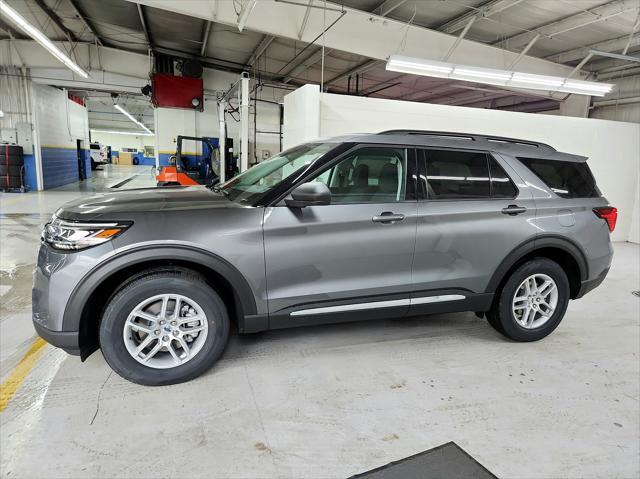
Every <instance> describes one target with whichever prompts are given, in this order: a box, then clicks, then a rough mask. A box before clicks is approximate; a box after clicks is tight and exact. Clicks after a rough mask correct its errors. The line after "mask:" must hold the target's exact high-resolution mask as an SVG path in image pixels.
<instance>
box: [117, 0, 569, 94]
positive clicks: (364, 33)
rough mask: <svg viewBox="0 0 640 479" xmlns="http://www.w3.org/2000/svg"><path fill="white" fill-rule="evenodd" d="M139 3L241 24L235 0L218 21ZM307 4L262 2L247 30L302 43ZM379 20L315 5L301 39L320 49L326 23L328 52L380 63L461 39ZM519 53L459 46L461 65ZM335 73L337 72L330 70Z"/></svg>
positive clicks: (531, 66)
mask: <svg viewBox="0 0 640 479" xmlns="http://www.w3.org/2000/svg"><path fill="white" fill-rule="evenodd" d="M128 1H132V0H128ZM136 2H137V3H143V4H145V5H148V6H150V7H154V8H160V9H163V10H167V11H172V12H175V13H179V14H183V15H188V16H192V17H196V18H202V19H205V20H213V21H215V22H216V23H220V24H224V25H230V26H236V24H237V19H238V15H237V13H236V11H235V10H234V8H233V2H226V1H225V2H218V13H217V16H216V18H215V20H214V18H213V16H212V14H211V12H210V11H208V10H207V9H206V8H200V7H199V5H200V3H201V2H195V1H188V2H187V1H183V2H168V1H166V0H136ZM332 5H333V4H332ZM236 6H237V5H236ZM314 6H315V3H314ZM306 7H307V3H306V2H304V3H300V2H299V1H294V0H287V1H286V2H285V1H278V2H271V1H259V2H257V3H256V5H255V8H254V9H253V13H252V15H251V16H250V17H249V18H248V20H247V23H246V28H247V30H250V31H254V32H261V33H262V34H267V35H274V36H277V37H279V38H288V39H291V40H294V41H298V33H299V28H300V23H301V20H302V17H303V15H304V13H305V8H306ZM378 18H380V17H378ZM375 19H376V16H375V15H374V14H372V13H371V12H363V11H362V10H357V9H354V8H350V7H347V6H344V7H341V8H340V9H336V8H334V9H329V8H327V10H326V11H325V10H324V9H322V8H312V9H311V13H310V14H309V19H308V22H307V27H306V29H305V31H304V34H303V37H302V39H301V41H303V42H305V43H306V44H307V45H308V46H309V45H311V46H312V47H313V46H315V47H316V48H317V46H316V45H315V44H314V40H315V39H316V38H320V37H321V36H322V35H321V33H320V32H322V31H323V30H324V28H325V27H326V28H328V27H331V28H329V29H328V31H327V32H326V35H325V36H324V45H325V47H326V49H327V50H329V49H333V50H339V51H343V52H346V53H351V54H354V55H359V56H361V57H364V58H365V59H367V58H369V59H376V60H381V61H386V59H387V58H388V57H389V56H390V55H392V54H394V53H396V52H397V50H398V45H399V44H400V43H401V42H403V44H404V51H403V54H404V55H406V56H413V57H420V58H431V59H441V58H443V57H444V55H445V54H446V53H447V51H448V50H449V49H450V48H451V45H452V44H453V43H454V42H455V41H456V38H455V37H452V36H451V35H448V34H445V33H443V32H438V31H435V30H431V29H428V28H424V27H421V26H418V25H415V24H410V25H408V24H407V23H406V22H402V21H399V20H396V19H392V18H389V17H386V20H385V21H375ZM372 20H373V21H372ZM525 44H526V42H525ZM310 49H311V47H308V48H306V50H305V49H303V50H304V51H303V52H302V54H300V55H298V56H297V57H295V58H294V59H292V61H291V63H289V64H287V65H286V66H285V67H283V68H282V69H281V71H280V72H279V73H278V75H283V76H293V75H291V74H290V73H288V71H287V70H288V69H289V68H291V64H293V63H294V62H297V61H298V60H299V59H300V58H302V57H303V55H307V52H308V51H309V50H310ZM517 57H518V53H515V52H512V51H509V50H505V49H501V48H497V47H495V46H492V45H486V44H483V43H479V42H475V41H470V40H468V39H466V38H465V39H463V40H462V41H461V42H460V43H459V45H458V47H457V48H456V50H455V58H456V63H459V64H465V65H477V66H482V67H485V68H504V65H505V64H507V65H508V64H509V63H511V62H512V61H513V60H515V59H516V58H517ZM316 58H321V56H318V57H316ZM305 60H306V61H305V64H308V63H310V62H309V58H307V59H305ZM518 65H519V69H521V70H523V71H535V72H536V73H538V74H541V75H553V76H566V75H567V74H568V73H569V72H570V71H571V68H570V67H567V66H566V65H560V64H557V63H553V62H550V61H547V60H544V59H540V58H536V57H532V56H530V55H525V56H523V57H522V58H521V59H520V61H519V63H518ZM337 73H339V72H336V74H337ZM331 75H335V74H334V73H331ZM549 95H550V94H549Z"/></svg>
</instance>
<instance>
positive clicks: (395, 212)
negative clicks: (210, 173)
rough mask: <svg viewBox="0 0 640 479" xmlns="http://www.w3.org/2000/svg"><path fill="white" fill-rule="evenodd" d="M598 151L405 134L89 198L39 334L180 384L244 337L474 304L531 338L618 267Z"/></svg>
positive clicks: (50, 251) (67, 243) (77, 205)
mask: <svg viewBox="0 0 640 479" xmlns="http://www.w3.org/2000/svg"><path fill="white" fill-rule="evenodd" d="M616 215H617V213H616V209H615V208H613V207H611V206H610V205H609V204H608V202H607V200H606V199H605V198H603V197H602V195H601V194H600V191H599V190H598V188H597V186H596V184H595V181H594V178H593V176H592V174H591V172H590V170H589V168H588V166H587V163H586V158H584V157H581V156H576V155H571V154H567V153H560V152H558V151H556V150H555V149H554V148H552V147H551V146H548V145H545V144H542V143H536V142H530V141H524V140H516V139H511V138H499V137H489V136H482V135H473V134H458V133H443V132H428V131H408V130H394V131H386V132H383V133H379V134H374V135H353V136H347V137H340V138H333V139H330V140H326V141H317V142H313V143H308V144H304V145H300V146H296V147H295V148H291V149H290V150H287V151H285V152H283V153H281V154H279V155H277V156H275V157H273V158H271V159H269V160H267V161H264V162H262V163H260V164H259V165H256V166H254V167H253V168H251V169H249V170H248V171H246V172H244V173H243V174H241V175H239V176H236V177H235V178H233V179H231V180H230V181H228V182H226V183H224V184H222V185H220V186H218V187H216V188H214V189H208V188H206V187H165V188H150V189H139V190H129V191H126V192H120V193H115V194H105V195H98V196H93V197H91V198H82V199H79V200H77V201H75V202H71V203H68V204H66V205H64V206H63V207H62V208H60V209H59V210H58V211H57V212H56V213H55V215H54V216H53V218H52V219H51V221H50V222H49V223H48V224H47V225H46V227H45V229H44V232H43V237H42V245H41V247H40V252H39V257H38V265H37V267H36V270H35V273H34V287H33V324H34V326H35V328H36V330H37V332H38V334H39V335H40V336H42V337H43V338H44V339H46V340H47V341H49V342H50V343H51V344H53V345H55V346H59V347H61V348H63V349H64V350H66V351H68V352H69V353H71V354H77V355H80V356H81V357H82V359H83V360H84V359H85V358H86V357H87V356H88V355H90V354H91V353H92V352H93V351H95V350H96V349H98V348H100V349H101V350H102V353H103V355H104V357H105V359H106V360H107V362H108V363H109V365H110V366H111V367H112V368H113V369H114V370H115V371H116V372H117V373H118V374H120V375H121V376H122V377H124V378H126V379H129V380H131V381H133V382H136V383H140V384H147V385H161V384H171V383H178V382H181V381H186V380H189V379H192V378H194V377H196V376H198V375H200V374H202V373H203V372H205V371H206V370H207V369H209V368H210V367H211V366H212V365H213V364H214V363H215V362H216V361H217V360H218V358H219V357H220V355H221V354H222V352H223V350H224V348H225V345H226V343H227V338H228V336H229V330H230V328H231V327H232V325H233V327H235V328H237V330H238V331H239V332H240V333H253V332H257V331H264V330H267V329H277V328H287V327H294V326H304V325H311V324H321V323H336V322H342V321H354V320H364V319H376V318H402V317H406V316H421V315H426V314H431V313H451V312H457V311H473V312H476V314H477V315H478V316H480V317H486V318H487V320H488V322H489V324H490V325H491V326H493V327H494V328H495V329H496V330H497V331H499V332H500V333H502V334H503V335H504V336H506V337H507V338H510V339H512V340H515V341H535V340H538V339H541V338H544V337H545V336H547V335H548V334H549V333H551V332H552V331H553V330H554V329H555V328H556V327H557V326H558V324H559V323H560V321H561V320H562V317H563V316H564V314H565V311H566V309H567V304H568V302H569V300H570V299H576V298H580V297H581V296H582V295H584V294H585V293H587V292H588V291H590V290H591V289H593V288H595V287H596V286H598V285H599V284H600V283H601V282H602V281H603V279H604V277H605V275H606V274H607V271H608V270H609V266H610V264H611V259H612V247H611V242H610V239H609V233H610V231H612V230H613V228H614V227H615V222H616Z"/></svg>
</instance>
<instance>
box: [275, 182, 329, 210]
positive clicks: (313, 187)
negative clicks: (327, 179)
mask: <svg viewBox="0 0 640 479" xmlns="http://www.w3.org/2000/svg"><path fill="white" fill-rule="evenodd" d="M284 202H285V203H286V205H287V206H288V207H289V208H304V207H305V206H324V205H328V204H330V203H331V191H330V190H329V188H327V185H325V184H324V183H320V182H318V181H313V182H311V183H303V184H301V185H300V186H298V187H297V188H296V189H295V190H293V191H292V192H291V198H285V199H284Z"/></svg>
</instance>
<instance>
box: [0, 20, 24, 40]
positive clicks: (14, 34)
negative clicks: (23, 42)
mask: <svg viewBox="0 0 640 479" xmlns="http://www.w3.org/2000/svg"><path fill="white" fill-rule="evenodd" d="M0 30H3V31H5V32H7V34H8V35H9V38H15V39H26V38H29V37H27V36H26V35H24V34H23V33H22V32H21V31H19V30H17V29H15V28H13V27H12V26H11V25H9V24H8V23H5V22H4V20H2V18H0Z"/></svg>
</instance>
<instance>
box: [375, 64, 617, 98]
mask: <svg viewBox="0 0 640 479" xmlns="http://www.w3.org/2000/svg"><path fill="white" fill-rule="evenodd" d="M387 70H390V71H394V72H400V73H410V74H413V75H423V76H430V77H436V78H450V79H452V80H465V81H472V82H476V83H486V84H487V85H498V86H506V87H512V88H527V89H530V90H546V91H553V92H555V91H558V92H563V93H577V94H579V95H591V96H605V95H606V94H607V93H609V92H611V89H612V88H613V86H614V85H613V84H611V83H599V82H592V81H584V80H569V79H567V78H563V77H555V76H550V75H535V74H532V73H522V72H515V71H509V70H498V69H495V68H481V67H474V66H468V65H455V64H453V63H446V62H439V61H435V60H425V59H422V58H412V57H404V56H400V55H391V57H389V60H387Z"/></svg>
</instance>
